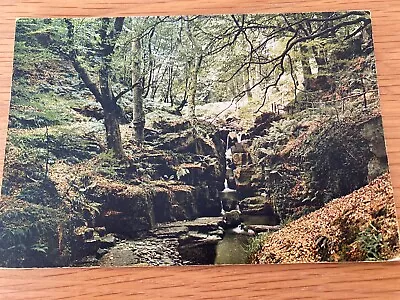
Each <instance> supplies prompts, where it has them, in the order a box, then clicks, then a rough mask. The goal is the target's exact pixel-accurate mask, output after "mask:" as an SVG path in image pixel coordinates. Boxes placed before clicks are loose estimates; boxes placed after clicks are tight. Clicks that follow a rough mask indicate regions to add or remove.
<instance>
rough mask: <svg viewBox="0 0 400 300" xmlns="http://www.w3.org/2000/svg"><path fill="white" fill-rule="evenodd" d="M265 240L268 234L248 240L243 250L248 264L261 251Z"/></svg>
mask: <svg viewBox="0 0 400 300" xmlns="http://www.w3.org/2000/svg"><path fill="white" fill-rule="evenodd" d="M266 239H268V234H258V235H256V236H255V237H251V238H250V239H249V242H248V244H247V245H246V249H245V250H246V253H247V260H248V263H250V262H251V260H252V258H253V257H254V256H255V255H256V254H257V253H258V252H259V251H260V250H261V249H262V247H263V246H264V243H265V241H266Z"/></svg>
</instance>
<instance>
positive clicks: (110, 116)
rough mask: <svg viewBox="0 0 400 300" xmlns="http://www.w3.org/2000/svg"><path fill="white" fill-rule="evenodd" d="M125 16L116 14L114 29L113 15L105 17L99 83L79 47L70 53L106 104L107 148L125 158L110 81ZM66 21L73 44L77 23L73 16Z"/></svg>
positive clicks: (104, 106)
mask: <svg viewBox="0 0 400 300" xmlns="http://www.w3.org/2000/svg"><path fill="white" fill-rule="evenodd" d="M124 19H125V18H116V19H115V21H114V24H113V29H112V30H111V32H109V27H110V26H109V25H110V23H111V19H110V18H103V19H102V22H101V28H100V36H101V43H100V46H101V49H100V50H101V51H99V53H100V54H101V63H100V72H99V86H98V85H97V84H96V83H94V82H93V81H92V80H91V78H90V76H89V73H88V72H87V70H86V69H85V68H84V66H83V65H82V64H81V63H80V62H79V59H78V56H77V52H76V50H75V49H72V50H71V51H70V53H69V55H68V56H69V59H70V60H71V61H72V65H73V66H74V68H75V70H76V72H77V73H78V74H79V76H80V77H81V79H82V81H83V82H84V83H85V85H86V87H87V88H88V89H89V90H90V91H91V92H92V94H93V96H94V97H95V99H96V101H98V102H99V103H100V104H101V107H102V108H103V111H104V126H105V128H106V141H107V148H108V149H109V150H112V151H113V152H114V155H115V157H117V158H123V157H124V156H125V155H124V151H123V148H122V140H121V133H120V130H119V122H118V106H117V104H116V99H115V98H114V96H113V93H112V91H111V87H110V82H109V81H110V70H111V60H112V54H113V51H114V47H115V43H116V39H117V37H118V36H119V34H120V33H121V31H122V26H123V23H124ZM65 22H66V24H67V30H68V39H69V43H70V44H71V45H73V37H74V25H73V23H72V21H71V20H69V19H65Z"/></svg>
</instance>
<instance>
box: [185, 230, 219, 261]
mask: <svg viewBox="0 0 400 300" xmlns="http://www.w3.org/2000/svg"><path fill="white" fill-rule="evenodd" d="M221 240H222V237H220V236H218V235H208V234H204V233H198V232H189V233H188V234H186V235H184V236H182V237H180V238H179V246H178V251H179V254H180V255H181V257H182V259H183V260H186V261H189V262H191V263H193V264H201V265H211V264H214V260H215V256H216V254H217V244H218V242H219V241H221Z"/></svg>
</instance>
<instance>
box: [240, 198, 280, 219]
mask: <svg viewBox="0 0 400 300" xmlns="http://www.w3.org/2000/svg"><path fill="white" fill-rule="evenodd" d="M239 207H240V209H241V211H242V213H243V214H246V215H265V216H273V215H275V212H274V208H273V204H272V201H271V200H270V199H268V198H266V197H263V196H256V197H248V198H245V199H243V200H241V201H240V203H239Z"/></svg>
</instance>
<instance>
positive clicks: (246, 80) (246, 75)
mask: <svg viewBox="0 0 400 300" xmlns="http://www.w3.org/2000/svg"><path fill="white" fill-rule="evenodd" d="M243 80H244V88H245V90H246V95H247V100H250V99H251V98H253V94H252V93H251V89H250V88H251V86H250V69H249V68H248V69H247V70H245V71H244V74H243Z"/></svg>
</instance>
